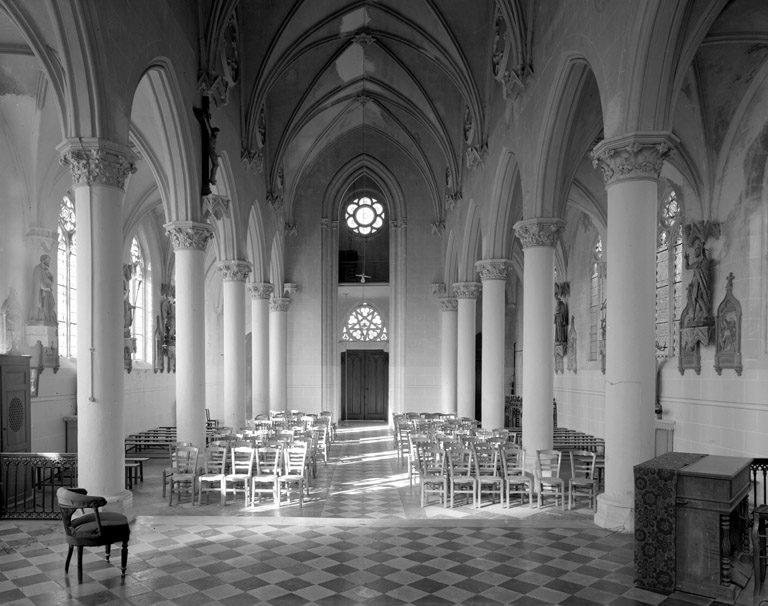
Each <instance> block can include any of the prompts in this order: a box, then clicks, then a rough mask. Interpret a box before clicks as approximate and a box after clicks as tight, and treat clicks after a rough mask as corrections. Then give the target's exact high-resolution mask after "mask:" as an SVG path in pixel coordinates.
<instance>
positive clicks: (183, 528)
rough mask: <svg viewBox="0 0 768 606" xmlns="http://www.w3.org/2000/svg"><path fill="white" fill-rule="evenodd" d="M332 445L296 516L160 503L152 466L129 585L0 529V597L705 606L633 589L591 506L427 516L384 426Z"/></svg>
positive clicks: (28, 535) (619, 544)
mask: <svg viewBox="0 0 768 606" xmlns="http://www.w3.org/2000/svg"><path fill="white" fill-rule="evenodd" d="M339 437H340V440H341V441H340V442H339V443H337V444H334V446H333V447H332V451H331V460H330V461H329V463H328V465H327V466H325V465H323V464H322V463H320V465H319V468H318V477H317V478H316V479H315V481H314V484H313V487H312V490H311V499H310V501H309V502H307V503H305V506H304V507H303V508H299V507H298V505H296V504H291V505H289V506H283V507H281V508H280V509H279V510H278V509H276V508H274V507H273V506H272V504H269V505H258V506H256V507H253V508H246V507H242V504H240V503H238V504H235V503H233V502H231V501H230V502H228V504H227V505H226V506H225V507H224V508H222V507H220V505H219V504H218V502H216V503H213V501H217V499H212V503H211V504H208V505H202V506H198V505H196V506H194V507H193V506H192V505H191V504H190V503H182V504H181V505H174V506H173V507H169V506H168V505H167V502H166V501H164V500H163V499H162V497H161V492H162V489H161V487H160V483H159V482H160V480H159V477H160V476H159V473H160V471H159V470H160V465H159V464H158V465H156V469H153V466H152V465H149V466H148V468H147V469H146V470H145V481H144V484H143V485H141V486H139V487H137V488H136V489H135V491H134V494H135V497H134V498H135V501H134V505H135V508H136V511H137V514H138V515H137V520H136V522H135V523H134V525H133V534H132V536H131V542H130V545H129V559H128V571H127V574H126V577H125V579H121V577H120V569H119V566H118V565H117V562H115V561H114V560H113V561H112V562H110V563H107V562H105V561H104V560H103V557H102V551H101V550H100V549H95V548H94V549H86V555H85V557H84V561H83V566H84V583H83V584H82V585H78V584H77V575H76V568H75V567H76V564H75V563H74V562H73V564H72V567H71V568H70V572H69V574H65V573H64V559H65V556H66V545H65V544H64V541H63V539H62V534H61V528H60V523H59V522H32V521H23V522H18V521H13V522H0V604H13V605H18V606H33V605H34V606H44V605H53V604H82V605H87V606H91V605H100V604H128V605H135V606H144V605H147V606H150V605H152V606H154V605H168V604H179V605H183V606H188V605H189V606H193V605H207V604H223V605H231V606H238V605H240V604H242V605H252V604H270V605H275V606H279V605H285V606H293V605H305V604H306V605H309V604H318V605H326V606H336V605H342V606H343V605H355V604H371V605H382V606H383V605H400V604H403V605H404V604H418V605H423V606H429V605H452V604H462V605H463V604H473V605H478V606H479V605H502V604H519V605H551V604H563V605H568V606H590V605H604V604H615V605H617V606H632V605H642V604H647V605H650V606H656V605H661V606H713V605H714V604H716V603H715V602H713V601H712V600H709V599H705V598H701V597H696V596H691V595H686V594H673V595H672V596H663V595H659V594H655V593H651V592H648V591H644V590H641V589H638V588H635V587H633V540H632V536H631V535H628V534H624V533H617V532H611V531H609V530H605V529H601V528H597V527H595V526H594V524H592V522H591V516H590V515H589V514H588V512H585V511H578V510H575V511H573V512H562V511H560V510H558V509H556V508H554V507H549V508H547V509H544V510H541V511H539V510H529V509H528V508H527V507H513V508H512V509H510V510H503V509H502V508H501V507H500V506H499V505H498V504H496V505H490V504H488V505H486V506H484V507H483V508H482V509H481V510H480V511H479V512H478V511H477V510H474V509H473V508H472V507H468V506H467V507H460V508H456V509H455V510H446V509H444V508H442V507H440V506H430V507H427V508H425V509H422V508H421V507H420V506H419V492H418V487H416V486H414V487H413V488H410V487H409V485H408V478H407V476H406V475H405V468H404V467H402V466H401V465H400V463H399V462H398V461H397V457H396V453H395V452H394V450H393V443H392V439H391V437H390V436H388V435H387V433H386V430H385V429H379V430H378V431H375V432H371V431H365V432H363V431H362V430H360V431H353V430H349V431H346V432H342V433H341V435H340V436H339ZM515 512H517V513H515ZM118 561H119V560H118ZM742 601H743V603H744V604H747V603H751V585H749V586H748V587H747V589H745V591H744V592H742V594H741V597H740V599H739V602H740V603H741V602H742Z"/></svg>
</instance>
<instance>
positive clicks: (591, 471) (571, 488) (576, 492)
mask: <svg viewBox="0 0 768 606" xmlns="http://www.w3.org/2000/svg"><path fill="white" fill-rule="evenodd" d="M568 455H569V456H570V459H571V477H570V479H569V480H568V509H573V501H574V500H575V499H577V498H579V497H586V498H588V499H589V506H590V508H592V509H595V505H596V504H597V480H596V479H595V462H596V461H597V455H596V454H595V453H594V452H591V451H589V450H571V451H569V452H568Z"/></svg>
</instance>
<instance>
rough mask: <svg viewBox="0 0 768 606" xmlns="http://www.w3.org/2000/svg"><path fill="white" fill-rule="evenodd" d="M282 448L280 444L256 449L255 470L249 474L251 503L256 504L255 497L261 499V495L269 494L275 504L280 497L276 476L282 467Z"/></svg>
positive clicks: (278, 475) (277, 476)
mask: <svg viewBox="0 0 768 606" xmlns="http://www.w3.org/2000/svg"><path fill="white" fill-rule="evenodd" d="M282 457H283V450H282V447H281V446H279V445H278V446H263V447H261V448H257V449H256V471H255V472H254V474H253V475H252V476H251V505H255V504H256V498H257V497H258V499H259V502H260V501H261V495H263V494H267V495H269V494H271V495H272V498H273V500H274V503H275V506H277V505H278V501H279V498H280V496H279V495H280V492H279V491H280V487H279V484H278V478H279V477H280V470H281V469H282V463H283V461H282Z"/></svg>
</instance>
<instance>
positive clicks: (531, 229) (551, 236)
mask: <svg viewBox="0 0 768 606" xmlns="http://www.w3.org/2000/svg"><path fill="white" fill-rule="evenodd" d="M564 226H565V222H564V221H563V220H562V219H553V218H541V219H525V220H523V221H518V222H517V223H515V225H514V227H513V229H514V230H515V235H516V236H517V237H518V238H520V242H521V243H522V245H523V249H526V248H530V247H532V246H555V244H557V239H558V238H559V237H560V232H561V231H562V230H563V227H564Z"/></svg>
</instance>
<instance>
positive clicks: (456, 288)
mask: <svg viewBox="0 0 768 606" xmlns="http://www.w3.org/2000/svg"><path fill="white" fill-rule="evenodd" d="M482 291H483V285H482V284H480V282H456V283H455V284H454V285H453V293H454V294H455V295H456V298H457V299H477V298H478V297H479V296H480V293H481V292H482Z"/></svg>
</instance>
